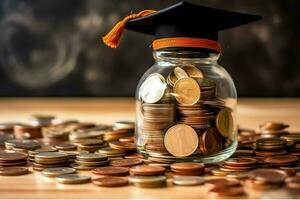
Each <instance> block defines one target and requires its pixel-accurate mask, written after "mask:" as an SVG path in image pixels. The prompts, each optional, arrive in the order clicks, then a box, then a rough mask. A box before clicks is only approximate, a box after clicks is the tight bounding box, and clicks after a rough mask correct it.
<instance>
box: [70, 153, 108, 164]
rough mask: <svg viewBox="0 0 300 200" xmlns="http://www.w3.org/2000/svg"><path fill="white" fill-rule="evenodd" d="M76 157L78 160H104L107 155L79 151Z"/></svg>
mask: <svg viewBox="0 0 300 200" xmlns="http://www.w3.org/2000/svg"><path fill="white" fill-rule="evenodd" d="M76 159H77V160H80V161H87V162H89V161H90V162H93V161H106V160H107V159H108V157H107V156H105V155H101V154H94V153H81V154H79V155H77V156H76Z"/></svg>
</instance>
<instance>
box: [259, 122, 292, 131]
mask: <svg viewBox="0 0 300 200" xmlns="http://www.w3.org/2000/svg"><path fill="white" fill-rule="evenodd" d="M288 127H289V125H287V124H284V123H280V122H266V123H264V124H262V125H260V126H259V128H260V129H261V130H268V131H278V130H282V129H285V128H288Z"/></svg>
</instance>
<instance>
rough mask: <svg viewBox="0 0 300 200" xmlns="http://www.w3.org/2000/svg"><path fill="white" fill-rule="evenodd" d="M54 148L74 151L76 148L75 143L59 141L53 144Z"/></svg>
mask: <svg viewBox="0 0 300 200" xmlns="http://www.w3.org/2000/svg"><path fill="white" fill-rule="evenodd" d="M55 148H56V149H57V150H58V151H62V152H63V151H75V150H77V145H75V144H72V143H70V142H63V143H60V144H57V145H56V146H55Z"/></svg>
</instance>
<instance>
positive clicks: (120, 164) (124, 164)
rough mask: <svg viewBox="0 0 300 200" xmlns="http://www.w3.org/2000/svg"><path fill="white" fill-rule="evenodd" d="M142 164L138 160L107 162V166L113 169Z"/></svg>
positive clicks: (127, 159) (128, 159)
mask: <svg viewBox="0 0 300 200" xmlns="http://www.w3.org/2000/svg"><path fill="white" fill-rule="evenodd" d="M142 163H143V161H142V160H141V159H139V158H125V159H116V160H111V161H109V164H110V165H111V166H114V167H131V166H134V165H140V164H142Z"/></svg>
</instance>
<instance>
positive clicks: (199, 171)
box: [171, 162, 205, 176]
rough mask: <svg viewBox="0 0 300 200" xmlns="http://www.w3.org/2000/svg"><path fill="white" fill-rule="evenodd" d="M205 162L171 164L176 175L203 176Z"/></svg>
mask: <svg viewBox="0 0 300 200" xmlns="http://www.w3.org/2000/svg"><path fill="white" fill-rule="evenodd" d="M204 168H205V166H204V164H201V163H189V162H184V163H174V164H172V165H171V171H172V173H173V174H174V175H181V176H202V175H203V174H204Z"/></svg>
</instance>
